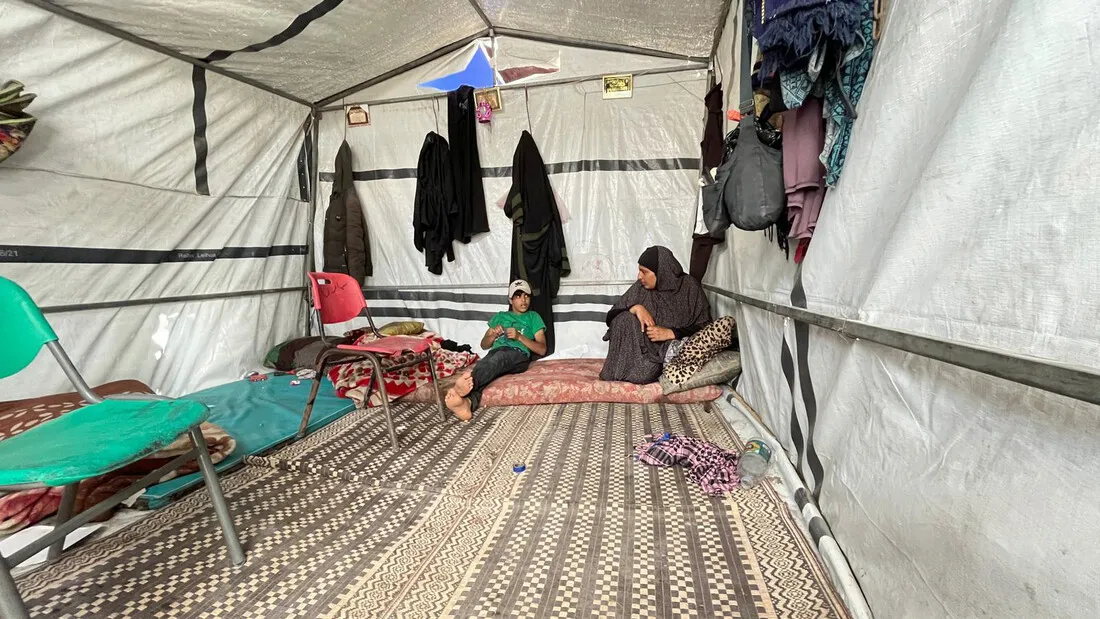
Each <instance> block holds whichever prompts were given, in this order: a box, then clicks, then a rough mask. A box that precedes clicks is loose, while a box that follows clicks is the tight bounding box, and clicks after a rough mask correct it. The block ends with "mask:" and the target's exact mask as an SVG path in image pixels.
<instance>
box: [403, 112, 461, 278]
mask: <svg viewBox="0 0 1100 619" xmlns="http://www.w3.org/2000/svg"><path fill="white" fill-rule="evenodd" d="M457 210H458V208H457V206H456V205H455V199H454V184H453V181H452V180H451V159H450V156H449V152H448V149H447V140H444V139H443V136H441V135H439V134H438V133H435V132H434V131H433V132H431V133H429V134H428V135H427V136H425V138H424V146H423V147H421V149H420V160H419V161H418V162H417V164H416V199H415V202H414V204H413V245H414V246H415V247H416V250H417V251H421V252H424V264H425V265H427V267H428V272H429V273H434V274H436V275H440V274H442V273H443V256H444V255H446V256H447V261H448V262H454V259H455V254H454V249H453V248H452V247H451V239H452V236H451V219H452V218H453V217H454V216H455V212H456V211H457Z"/></svg>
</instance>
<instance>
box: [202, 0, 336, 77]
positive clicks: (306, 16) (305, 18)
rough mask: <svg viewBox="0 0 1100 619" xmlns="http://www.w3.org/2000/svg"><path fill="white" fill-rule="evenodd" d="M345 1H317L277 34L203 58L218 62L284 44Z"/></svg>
mask: <svg viewBox="0 0 1100 619" xmlns="http://www.w3.org/2000/svg"><path fill="white" fill-rule="evenodd" d="M343 1H344V0H322V2H319V3H317V4H316V5H315V6H314V7H313V8H311V9H309V10H308V11H306V12H305V13H302V14H301V15H299V16H297V17H295V18H294V21H292V22H290V25H289V26H287V27H286V29H285V30H283V31H282V32H280V33H279V34H276V35H275V36H273V37H271V38H270V39H268V40H266V41H263V42H261V43H253V44H252V45H249V46H247V47H242V48H240V49H235V50H225V49H219V50H214V51H213V52H210V54H208V55H207V56H206V58H203V61H205V62H217V61H219V60H225V59H226V58H229V57H230V56H232V55H233V54H236V53H240V52H259V51H263V50H265V49H269V48H272V47H275V46H276V45H282V44H283V43H286V42H287V41H289V40H291V39H293V38H294V37H296V36H298V35H299V34H301V33H302V31H303V30H305V29H306V27H307V26H309V25H310V24H311V23H313V22H314V21H315V20H317V19H320V18H321V17H323V16H324V15H325V14H326V13H328V12H329V11H331V10H333V9H335V8H336V7H338V6H340V4H341V3H343Z"/></svg>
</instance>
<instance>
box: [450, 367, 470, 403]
mask: <svg viewBox="0 0 1100 619" xmlns="http://www.w3.org/2000/svg"><path fill="white" fill-rule="evenodd" d="M473 390H474V375H473V373H472V372H463V373H462V375H461V376H459V377H458V380H457V381H455V387H454V391H455V393H456V394H458V396H459V397H460V398H464V397H466V396H468V395H470V392H471V391H473Z"/></svg>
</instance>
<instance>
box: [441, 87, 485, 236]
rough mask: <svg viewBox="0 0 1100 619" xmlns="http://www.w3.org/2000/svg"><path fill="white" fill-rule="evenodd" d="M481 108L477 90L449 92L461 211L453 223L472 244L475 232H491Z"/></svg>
mask: <svg viewBox="0 0 1100 619" xmlns="http://www.w3.org/2000/svg"><path fill="white" fill-rule="evenodd" d="M476 116H477V110H476V106H475V103H474V89H473V88H471V87H470V86H462V87H460V88H459V89H458V90H455V91H453V92H451V93H450V94H449V95H447V132H448V136H447V137H448V138H449V139H450V143H451V167H452V170H453V174H452V176H453V177H454V187H455V202H456V203H457V204H458V213H457V214H456V215H455V218H454V219H453V220H452V222H451V232H452V234H453V235H454V239H455V240H456V241H462V242H463V243H469V242H470V239H471V238H473V236H474V235H475V234H481V233H482V232H488V231H489V215H488V214H487V213H486V212H485V187H484V185H482V183H481V158H480V157H479V156H478V152H477V118H476Z"/></svg>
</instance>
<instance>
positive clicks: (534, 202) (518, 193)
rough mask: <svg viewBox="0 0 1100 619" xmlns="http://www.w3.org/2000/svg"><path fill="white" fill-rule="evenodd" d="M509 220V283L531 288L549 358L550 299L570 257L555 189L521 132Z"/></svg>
mask: <svg viewBox="0 0 1100 619" xmlns="http://www.w3.org/2000/svg"><path fill="white" fill-rule="evenodd" d="M504 214H505V215H507V216H508V218H509V219H511V220H512V273H511V279H513V280H514V279H525V280H527V283H529V284H531V310H532V311H535V312H538V314H539V316H542V321H543V322H545V323H546V355H547V356H549V355H552V354H554V308H553V299H554V297H556V296H558V287H559V286H560V284H561V278H563V277H568V276H569V254H568V252H567V251H566V248H565V233H564V232H563V231H562V227H561V215H560V214H559V213H558V205H557V203H556V202H555V201H554V190H553V188H552V187H551V186H550V179H549V178H548V177H547V176H546V165H545V164H544V163H543V161H542V155H541V154H539V148H538V146H537V145H536V144H535V139H534V138H533V137H531V134H530V133H528V132H526V131H524V132H523V135H521V136H520V138H519V145H518V146H516V152H515V154H514V155H513V156H512V188H511V189H510V190H509V191H508V197H507V199H506V201H505V203H504Z"/></svg>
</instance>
